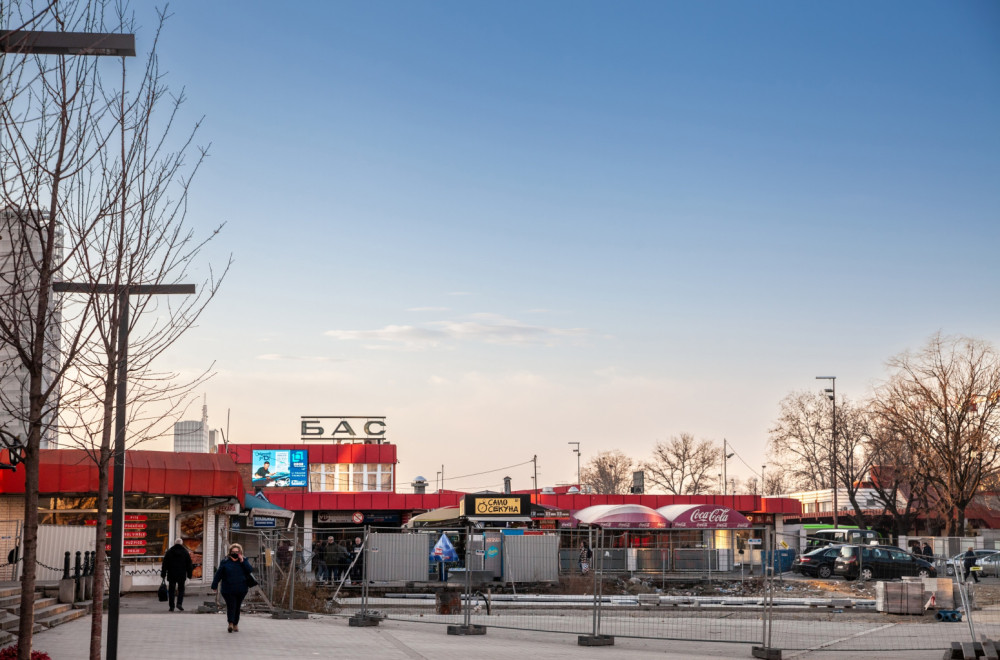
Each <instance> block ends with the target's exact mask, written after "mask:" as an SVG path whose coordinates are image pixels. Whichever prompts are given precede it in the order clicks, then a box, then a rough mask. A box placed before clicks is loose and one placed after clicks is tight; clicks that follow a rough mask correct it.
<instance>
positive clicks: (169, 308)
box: [62, 14, 228, 660]
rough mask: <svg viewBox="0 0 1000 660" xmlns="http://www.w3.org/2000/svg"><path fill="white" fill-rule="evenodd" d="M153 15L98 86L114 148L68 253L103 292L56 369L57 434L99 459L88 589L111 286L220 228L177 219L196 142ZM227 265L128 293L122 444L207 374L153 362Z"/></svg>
mask: <svg viewBox="0 0 1000 660" xmlns="http://www.w3.org/2000/svg"><path fill="white" fill-rule="evenodd" d="M119 20H120V21H121V22H122V24H123V26H124V27H123V29H125V30H126V31H132V29H133V26H132V25H131V24H128V18H127V17H126V16H125V15H124V14H119ZM164 21H165V16H164V15H163V14H161V15H160V23H159V29H158V30H157V33H156V36H155V38H154V39H153V45H152V47H151V49H150V52H149V55H148V57H147V60H146V67H145V69H144V71H143V73H142V75H140V76H139V78H138V80H137V81H136V82H135V83H133V84H132V85H131V89H130V86H129V85H128V84H127V81H128V77H127V70H126V67H125V64H124V62H123V63H122V67H121V72H120V77H121V84H120V87H116V86H113V85H110V84H104V85H103V86H102V89H103V92H104V94H105V95H106V98H107V99H108V102H109V105H111V107H112V108H113V110H112V112H111V117H110V118H111V121H113V122H114V123H115V126H116V129H117V130H116V135H115V138H114V140H113V141H112V142H113V147H114V148H110V147H109V148H108V149H107V150H105V151H104V152H102V153H101V154H100V158H99V160H98V162H97V164H96V166H95V167H93V168H91V170H90V171H89V172H88V175H89V179H88V183H89V185H91V186H92V187H94V188H96V189H98V190H100V191H101V197H102V198H103V199H106V200H107V203H106V206H107V207H108V209H109V212H108V213H106V214H104V215H102V216H101V217H100V220H99V223H98V227H97V231H96V232H94V233H92V234H91V237H90V240H89V241H88V242H87V243H86V244H85V245H83V246H81V249H80V250H79V252H78V260H79V262H80V270H81V272H82V273H83V276H84V277H85V281H86V282H101V283H105V284H108V285H110V289H111V291H110V293H108V294H106V295H103V296H97V297H94V298H92V299H91V300H90V301H89V304H90V305H91V307H92V308H93V310H94V313H93V315H92V316H90V317H88V322H89V323H90V327H89V328H87V329H86V331H87V333H88V335H89V336H93V337H94V341H91V342H89V343H88V344H87V345H86V346H85V348H84V350H82V351H81V352H80V355H79V356H78V357H77V360H76V363H75V368H74V369H72V370H71V371H69V372H68V373H67V378H66V380H65V392H64V396H63V406H62V410H63V415H62V421H63V433H64V434H65V435H67V436H69V437H70V438H72V441H73V442H74V443H75V444H76V445H77V446H79V447H81V448H83V449H84V450H85V451H87V453H88V455H90V457H91V458H92V460H93V461H94V462H95V463H96V464H97V465H98V467H99V470H98V474H99V483H98V499H97V510H98V513H97V521H96V525H95V549H96V550H97V553H96V555H95V574H94V582H95V584H94V589H95V593H102V592H103V587H104V585H103V580H104V564H105V559H106V557H105V553H104V551H103V549H104V547H105V544H106V541H107V535H106V531H107V512H108V491H109V484H108V474H109V466H110V463H111V459H112V456H113V453H112V449H111V444H112V430H113V426H114V425H113V418H114V413H115V395H116V391H117V387H118V378H119V364H120V362H121V360H122V356H121V355H119V346H118V330H119V326H120V324H121V317H120V313H121V308H120V306H119V304H118V301H119V294H122V293H124V292H126V291H127V290H128V289H129V287H130V286H133V285H136V284H142V285H149V284H172V283H178V282H180V281H183V280H186V279H188V278H189V277H191V276H192V272H191V266H192V264H194V263H195V261H196V259H197V258H198V256H199V254H200V252H201V250H202V248H203V246H204V245H205V243H206V242H207V241H208V240H211V239H212V238H213V237H214V236H216V235H217V234H218V232H219V230H220V229H221V226H220V227H218V228H216V229H215V230H214V231H213V232H210V233H209V236H208V237H207V238H202V239H197V238H196V237H195V235H194V233H193V232H192V231H191V230H190V229H188V228H187V227H186V226H185V216H186V210H187V199H188V190H189V186H190V183H191V180H192V177H193V176H194V175H195V173H196V172H197V170H198V167H199V165H200V164H201V163H202V162H203V160H204V158H205V151H204V150H202V149H199V150H198V153H197V155H196V157H195V158H193V159H190V162H189V158H188V156H189V154H188V152H189V151H190V147H191V145H192V138H193V136H194V133H195V132H196V131H197V128H198V125H197V124H196V125H195V127H194V128H193V129H192V131H191V132H190V133H188V134H186V135H182V136H180V139H179V140H171V137H172V129H173V127H174V125H175V120H176V117H177V113H178V111H179V110H180V108H181V106H182V104H183V102H184V97H183V94H179V95H174V96H171V95H170V94H169V90H168V88H167V87H166V85H165V84H164V81H163V77H162V75H161V73H160V70H159V66H158V59H157V56H156V53H157V48H156V46H157V44H158V42H159V36H160V31H161V30H162V28H163V24H164ZM161 111H162V114H163V117H161V116H160V114H161ZM154 126H155V127H158V128H154ZM171 145H176V147H172V146H171ZM227 270H228V264H226V265H225V268H223V269H222V271H221V272H220V274H219V275H218V276H215V275H214V273H213V272H212V270H211V269H209V271H208V275H207V276H206V277H205V279H204V281H203V282H202V285H201V287H199V289H198V290H199V293H198V294H197V295H194V296H189V297H188V296H185V297H184V298H181V299H175V300H168V301H165V300H161V299H158V298H157V297H155V296H134V295H132V296H128V298H127V299H128V304H129V306H130V311H129V316H128V318H129V321H128V323H129V335H128V337H129V346H128V360H127V361H126V364H127V387H128V395H127V399H128V411H127V415H128V424H127V427H128V433H127V442H128V444H129V445H130V446H134V445H135V444H137V443H139V442H142V441H143V440H146V439H149V438H151V437H155V436H157V435H159V432H160V431H161V430H163V429H164V427H165V426H166V425H167V424H169V423H170V422H172V421H174V419H175V417H176V415H178V414H179V413H180V412H182V411H183V409H184V407H185V405H186V403H187V402H188V401H189V399H190V395H191V394H192V392H193V389H194V388H195V387H196V386H197V385H198V384H200V383H202V382H203V381H204V379H205V378H206V377H207V376H208V372H202V373H200V374H195V375H194V376H192V377H186V378H177V377H176V375H175V374H169V373H161V372H158V371H156V370H155V368H154V361H155V359H156V358H157V357H159V356H160V355H161V354H162V353H163V352H164V351H165V350H167V349H168V348H169V347H170V346H171V345H173V344H174V343H175V342H176V340H177V339H178V338H179V337H180V336H181V335H182V334H183V333H184V332H185V331H186V330H188V329H189V328H190V327H191V325H192V324H193V323H194V322H195V321H196V319H197V318H198V316H199V315H200V313H201V311H202V310H203V309H204V307H205V305H206V304H207V303H208V301H209V300H211V298H212V297H213V296H214V294H215V293H216V291H217V290H218V287H219V285H220V283H221V280H222V278H223V277H224V275H225V272H226V271H227ZM151 317H152V318H153V321H152V322H150V320H149V319H150V318H151ZM101 637H102V607H101V603H100V601H99V600H95V603H94V607H93V610H92V618H91V639H90V657H91V660H100V656H101Z"/></svg>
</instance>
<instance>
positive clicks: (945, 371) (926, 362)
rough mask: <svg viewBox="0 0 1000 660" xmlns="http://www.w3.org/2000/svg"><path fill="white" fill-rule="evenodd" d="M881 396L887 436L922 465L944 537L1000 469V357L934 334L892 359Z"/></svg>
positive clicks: (987, 348) (982, 346) (981, 346)
mask: <svg viewBox="0 0 1000 660" xmlns="http://www.w3.org/2000/svg"><path fill="white" fill-rule="evenodd" d="M889 367H890V368H891V369H892V370H893V374H892V375H891V377H890V378H889V380H888V382H887V383H885V385H884V386H882V387H881V388H880V389H879V390H878V391H877V392H876V396H875V401H876V406H877V409H878V414H879V415H880V416H881V418H882V420H883V423H884V425H885V428H886V430H887V432H889V433H891V434H892V435H893V436H894V437H895V438H897V439H898V440H899V441H900V442H901V443H903V446H904V447H905V450H906V451H907V454H908V456H909V457H910V459H911V460H912V461H913V462H914V464H915V465H916V466H918V467H919V468H920V472H921V474H920V476H921V477H922V478H924V479H926V480H927V482H928V486H929V487H930V491H931V492H932V493H933V503H934V504H936V506H935V508H936V510H937V512H938V514H939V515H940V516H941V517H942V518H943V519H944V521H945V527H946V533H947V534H949V535H958V534H960V533H962V531H963V530H964V527H965V509H966V507H967V506H968V505H969V503H970V502H971V501H972V499H973V498H974V497H975V496H976V494H977V493H978V492H979V490H980V486H981V485H982V484H983V483H984V481H986V480H988V479H991V478H992V477H993V475H995V474H996V472H997V470H998V467H1000V353H998V352H997V350H996V348H995V347H994V346H993V345H992V344H989V343H987V342H985V341H981V340H977V339H971V338H969V337H943V336H941V335H940V334H936V335H934V336H933V337H931V339H930V340H929V341H928V342H927V344H926V345H925V346H924V347H923V348H921V349H920V350H918V351H916V352H910V351H906V352H904V353H901V354H900V355H897V356H896V357H894V358H892V359H891V360H890V361H889Z"/></svg>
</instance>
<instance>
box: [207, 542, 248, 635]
mask: <svg viewBox="0 0 1000 660" xmlns="http://www.w3.org/2000/svg"><path fill="white" fill-rule="evenodd" d="M252 572H253V566H251V565H250V561H249V560H248V559H245V558H244V557H243V546H242V545H240V544H239V543H233V544H231V545H230V546H229V556H228V557H226V558H225V559H223V560H222V563H221V564H219V567H218V568H217V569H215V579H214V580H212V591H213V592H214V591H215V590H216V589H217V588H218V587H219V585H220V584H221V585H222V589H221V590H220V591H221V592H222V598H223V599H225V601H226V620H227V621H228V622H229V632H239V631H240V606H241V605H243V599H244V598H246V595H247V592H248V591H249V590H250V585H251V584H256V580H254V578H253V576H252V575H251V573H252Z"/></svg>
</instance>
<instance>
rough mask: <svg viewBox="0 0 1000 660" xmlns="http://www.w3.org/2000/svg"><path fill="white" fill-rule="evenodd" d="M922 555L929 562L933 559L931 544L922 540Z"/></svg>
mask: <svg viewBox="0 0 1000 660" xmlns="http://www.w3.org/2000/svg"><path fill="white" fill-rule="evenodd" d="M923 555H924V559H926V560H927V561H929V562H933V561H934V550H932V549H931V544H930V543H928V542H927V541H924V549H923Z"/></svg>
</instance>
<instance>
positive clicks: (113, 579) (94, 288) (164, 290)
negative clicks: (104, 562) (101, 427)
mask: <svg viewBox="0 0 1000 660" xmlns="http://www.w3.org/2000/svg"><path fill="white" fill-rule="evenodd" d="M52 290H53V291H54V292H56V293H87V294H90V293H104V294H113V295H117V296H118V383H117V389H116V391H115V447H114V466H115V478H114V484H113V498H114V505H113V507H112V509H111V557H109V559H108V647H107V654H106V656H105V657H106V658H107V660H117V658H118V614H119V610H120V604H121V570H122V552H123V549H124V541H125V420H126V415H125V412H126V411H125V407H126V400H127V393H128V388H127V387H126V379H127V377H128V312H129V306H128V299H129V296H130V295H134V296H143V295H147V296H148V295H158V294H170V293H180V294H192V293H194V292H195V286H194V284H140V285H134V286H128V285H126V286H115V285H113V284H92V283H87V282H54V283H53V284H52Z"/></svg>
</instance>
